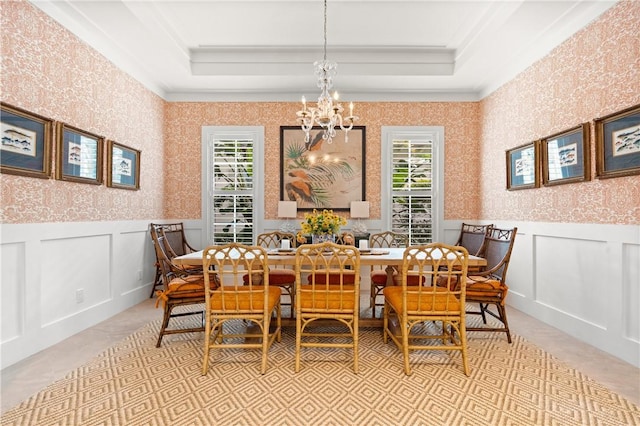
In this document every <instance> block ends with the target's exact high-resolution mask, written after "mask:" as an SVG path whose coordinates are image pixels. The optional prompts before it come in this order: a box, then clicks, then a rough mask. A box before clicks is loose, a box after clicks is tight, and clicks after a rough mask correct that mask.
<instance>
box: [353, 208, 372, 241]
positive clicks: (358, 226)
mask: <svg viewBox="0 0 640 426" xmlns="http://www.w3.org/2000/svg"><path fill="white" fill-rule="evenodd" d="M368 217H369V202H368V201H352V202H351V218H352V219H358V220H357V221H356V223H355V224H354V225H353V227H352V228H351V229H352V230H353V232H354V233H356V234H364V233H366V232H367V226H366V225H365V224H364V223H362V221H361V220H360V219H362V218H365V219H366V218H368Z"/></svg>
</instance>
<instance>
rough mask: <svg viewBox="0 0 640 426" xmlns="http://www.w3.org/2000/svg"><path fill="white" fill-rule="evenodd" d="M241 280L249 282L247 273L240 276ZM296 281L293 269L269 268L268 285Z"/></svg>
mask: <svg viewBox="0 0 640 426" xmlns="http://www.w3.org/2000/svg"><path fill="white" fill-rule="evenodd" d="M242 282H244V283H245V284H249V275H247V274H245V275H243V276H242ZM295 282H296V272H295V271H294V270H293V269H271V270H270V271H269V285H280V286H283V285H284V286H289V285H294V284H295Z"/></svg>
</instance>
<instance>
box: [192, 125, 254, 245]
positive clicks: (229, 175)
mask: <svg viewBox="0 0 640 426" xmlns="http://www.w3.org/2000/svg"><path fill="white" fill-rule="evenodd" d="M202 140H203V150H202V152H203V154H204V155H203V160H202V161H203V167H202V170H203V177H202V181H203V183H202V185H203V187H202V194H203V200H202V206H203V208H202V211H203V212H204V214H203V219H204V220H205V221H206V226H205V229H206V232H207V235H206V239H205V240H206V241H209V242H210V243H211V244H225V243H229V242H233V241H235V242H239V243H244V244H252V243H253V241H254V240H255V236H256V234H257V232H256V229H257V228H258V227H257V226H256V225H257V221H258V220H260V219H259V218H257V217H256V209H255V206H260V205H263V197H262V195H261V194H262V193H264V191H263V189H262V186H260V188H258V184H257V182H262V179H260V180H259V181H257V180H256V176H262V175H263V172H262V167H261V164H262V163H263V159H262V157H263V154H262V146H263V140H264V130H263V128H262V127H208V126H207V127H203V129H202ZM260 185H261V183H260Z"/></svg>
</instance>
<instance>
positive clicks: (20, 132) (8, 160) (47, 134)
mask: <svg viewBox="0 0 640 426" xmlns="http://www.w3.org/2000/svg"><path fill="white" fill-rule="evenodd" d="M1 108H2V109H1V113H0V132H2V145H1V146H0V172H2V173H8V174H12V175H21V176H30V177H36V178H41V179H49V178H50V177H51V144H52V139H53V121H52V120H49V119H48V118H44V117H41V116H39V115H37V114H33V113H31V112H28V111H25V110H23V109H20V108H17V107H14V106H11V105H8V104H6V103H4V102H2V103H1Z"/></svg>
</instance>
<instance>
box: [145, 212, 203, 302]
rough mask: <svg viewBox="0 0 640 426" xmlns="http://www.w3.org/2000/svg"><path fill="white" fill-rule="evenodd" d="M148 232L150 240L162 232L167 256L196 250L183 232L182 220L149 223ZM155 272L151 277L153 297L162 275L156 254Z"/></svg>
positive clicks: (170, 256)
mask: <svg viewBox="0 0 640 426" xmlns="http://www.w3.org/2000/svg"><path fill="white" fill-rule="evenodd" d="M149 233H150V234H151V241H155V240H154V238H155V237H156V236H158V235H162V234H163V233H164V237H165V242H166V244H165V246H166V250H165V251H166V253H167V256H168V257H169V258H174V257H176V256H181V255H183V254H187V253H193V252H195V251H197V250H196V249H194V248H193V247H191V245H189V243H188V242H187V238H186V236H185V234H184V224H183V223H182V222H177V223H151V224H149ZM155 267H156V272H155V276H154V278H153V286H152V287H151V295H150V296H149V297H153V295H154V294H155V292H156V289H157V287H159V286H161V285H162V277H161V271H160V263H159V260H158V257H157V256H156V263H155Z"/></svg>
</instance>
